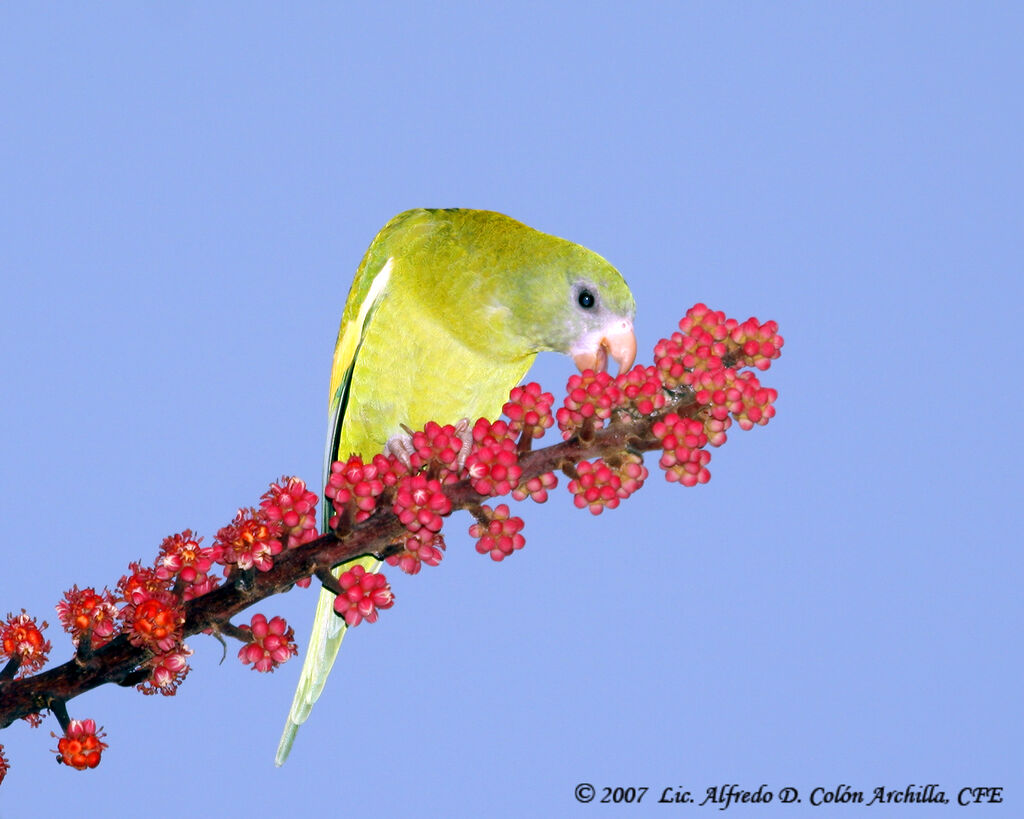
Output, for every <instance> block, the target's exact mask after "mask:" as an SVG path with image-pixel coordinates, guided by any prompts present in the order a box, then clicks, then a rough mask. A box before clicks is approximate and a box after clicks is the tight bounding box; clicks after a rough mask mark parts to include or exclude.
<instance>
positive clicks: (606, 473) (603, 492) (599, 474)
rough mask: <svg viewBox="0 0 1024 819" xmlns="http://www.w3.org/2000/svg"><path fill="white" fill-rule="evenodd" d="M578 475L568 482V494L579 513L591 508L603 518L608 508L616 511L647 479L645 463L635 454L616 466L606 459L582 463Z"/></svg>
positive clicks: (577, 469)
mask: <svg viewBox="0 0 1024 819" xmlns="http://www.w3.org/2000/svg"><path fill="white" fill-rule="evenodd" d="M576 474H577V477H576V478H574V479H573V480H571V481H569V491H570V492H572V494H573V495H575V497H574V498H573V503H574V504H575V505H576V507H577V508H578V509H583V508H584V507H586V508H588V509H589V510H590V512H591V514H594V515H600V514H601V512H603V511H604V510H605V509H606V508H607V509H614V508H615V507H616V506H618V505H619V501H620V500H622V499H623V498H628V497H629V496H630V495H632V494H633V493H634V492H636V490H637V489H639V488H640V487H641V486H643V484H644V481H645V480H646V479H647V469H646V467H644V462H643V459H642V458H641V457H640V456H639V455H632V454H627V455H624V456H622V457H621V459H616V460H615V462H614V463H609V462H608V461H605V460H604V459H603V458H598V459H597V460H596V461H593V462H591V461H580V462H579V463H578V464H576Z"/></svg>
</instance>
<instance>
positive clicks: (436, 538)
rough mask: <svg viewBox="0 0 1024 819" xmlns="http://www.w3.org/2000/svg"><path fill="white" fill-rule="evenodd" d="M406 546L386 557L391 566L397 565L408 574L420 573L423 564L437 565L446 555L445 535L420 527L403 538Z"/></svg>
mask: <svg viewBox="0 0 1024 819" xmlns="http://www.w3.org/2000/svg"><path fill="white" fill-rule="evenodd" d="M403 541H404V545H405V548H404V549H403V550H402V551H401V552H399V553H398V554H396V555H390V556H388V557H387V558H386V561H387V564H388V565H389V566H397V567H398V568H399V569H401V570H402V571H403V572H405V573H406V574H418V573H419V571H420V569H421V568H423V564H424V563H426V564H427V565H428V566H437V565H438V564H439V563H440V562H441V558H442V557H444V550H445V543H444V535H442V534H441V533H440V532H436V533H435V532H431V531H430V530H429V529H420V530H419V531H418V532H416V533H415V534H412V533H410V534H409V535H407V536H406V537H404V538H403Z"/></svg>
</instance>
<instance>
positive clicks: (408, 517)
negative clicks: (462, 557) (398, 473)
mask: <svg viewBox="0 0 1024 819" xmlns="http://www.w3.org/2000/svg"><path fill="white" fill-rule="evenodd" d="M392 510H393V511H394V513H395V515H396V516H397V517H398V519H399V520H400V521H401V522H402V525H403V526H405V528H406V529H408V530H409V531H410V532H412V533H413V534H415V533H417V532H419V531H420V529H426V530H427V531H429V532H440V531H441V524H442V523H443V521H442V520H441V518H442V517H443V516H444V515H448V514H450V513H451V511H452V502H451V501H450V500H448V496H447V495H445V494H444V491H443V490H442V489H441V482H440V481H438V480H435V479H430V478H428V477H427V476H426V475H422V474H420V475H406V476H405V477H404V478H402V479H401V480H400V481H399V482H398V487H397V490H396V492H395V502H394V505H393V506H392Z"/></svg>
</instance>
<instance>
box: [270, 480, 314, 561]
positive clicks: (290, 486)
mask: <svg viewBox="0 0 1024 819" xmlns="http://www.w3.org/2000/svg"><path fill="white" fill-rule="evenodd" d="M316 504H317V496H316V493H315V492H310V491H309V490H308V489H307V488H306V482H305V481H303V480H300V479H299V478H294V477H293V478H289V477H281V478H280V479H279V480H278V482H277V483H272V484H270V488H269V489H268V490H267V491H266V492H264V493H263V497H262V498H260V508H261V509H262V510H263V514H264V515H265V516H266V518H267V520H269V521H272V522H274V523H280V524H281V529H282V534H284V535H286V536H287V548H289V549H294V548H295V547H296V546H301V545H302V544H303V543H309V542H311V541H313V540H316V538H317V531H316Z"/></svg>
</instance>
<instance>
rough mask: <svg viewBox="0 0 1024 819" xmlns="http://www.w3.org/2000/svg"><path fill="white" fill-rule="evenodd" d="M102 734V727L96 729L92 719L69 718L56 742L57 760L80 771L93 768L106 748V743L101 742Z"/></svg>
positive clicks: (98, 762)
mask: <svg viewBox="0 0 1024 819" xmlns="http://www.w3.org/2000/svg"><path fill="white" fill-rule="evenodd" d="M51 736H53V737H56V736H57V735H56V734H51ZM104 736H106V734H104V733H103V732H102V729H99V730H97V728H96V722H95V721H94V720H91V719H73V720H71V722H70V723H68V729H67V730H66V731H65V732H64V736H62V737H61V738H60V739H59V740H58V742H57V761H58V762H63V763H64V764H65V765H70V766H71V767H72V768H77V769H78V770H80V771H84V770H85V769H86V768H95V767H96V766H97V765H99V764H100V755H101V754H102V753H103V751H104V750H105V749H106V748H107V743H105V742H103V737H104Z"/></svg>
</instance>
